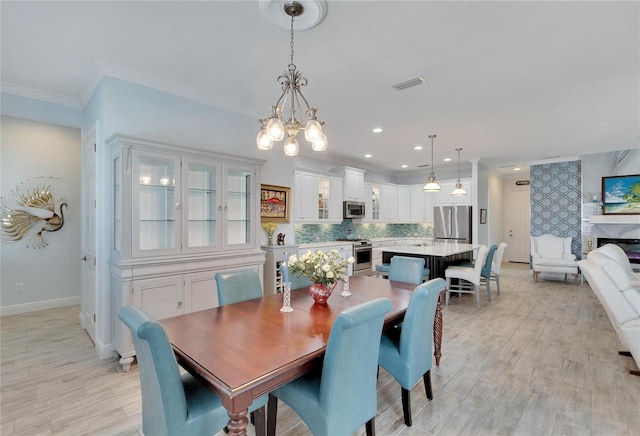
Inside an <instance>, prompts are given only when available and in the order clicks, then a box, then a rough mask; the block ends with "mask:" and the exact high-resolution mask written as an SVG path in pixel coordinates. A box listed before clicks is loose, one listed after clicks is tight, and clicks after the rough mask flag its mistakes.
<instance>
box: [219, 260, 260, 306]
mask: <svg viewBox="0 0 640 436" xmlns="http://www.w3.org/2000/svg"><path fill="white" fill-rule="evenodd" d="M216 286H217V288H218V305H219V306H226V305H227V304H233V303H238V302H240V301H246V300H253V299H254V298H260V297H262V285H261V284H260V277H258V273H257V272H256V270H254V269H243V270H238V271H226V272H221V273H216Z"/></svg>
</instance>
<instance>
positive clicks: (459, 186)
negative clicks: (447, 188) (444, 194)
mask: <svg viewBox="0 0 640 436" xmlns="http://www.w3.org/2000/svg"><path fill="white" fill-rule="evenodd" d="M451 195H453V196H454V197H462V196H464V195H467V191H465V190H464V188H462V182H461V181H460V179H458V181H457V182H456V187H455V188H454V190H453V191H452V192H451Z"/></svg>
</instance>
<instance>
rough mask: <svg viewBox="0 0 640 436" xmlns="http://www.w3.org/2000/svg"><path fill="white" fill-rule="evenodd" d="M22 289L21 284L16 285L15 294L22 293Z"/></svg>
mask: <svg viewBox="0 0 640 436" xmlns="http://www.w3.org/2000/svg"><path fill="white" fill-rule="evenodd" d="M23 289H24V284H23V283H16V292H22V291H23Z"/></svg>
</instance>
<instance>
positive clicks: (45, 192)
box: [1, 177, 68, 248]
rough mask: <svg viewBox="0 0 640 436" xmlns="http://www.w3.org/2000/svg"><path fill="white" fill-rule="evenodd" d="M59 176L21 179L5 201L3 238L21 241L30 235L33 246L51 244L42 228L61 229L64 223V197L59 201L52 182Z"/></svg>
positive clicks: (4, 198)
mask: <svg viewBox="0 0 640 436" xmlns="http://www.w3.org/2000/svg"><path fill="white" fill-rule="evenodd" d="M55 180H58V178H57V177H34V178H33V179H29V180H27V181H26V182H22V183H20V184H19V185H18V186H16V188H15V189H13V190H11V192H10V193H9V195H7V196H6V197H3V198H2V199H1V203H2V240H3V241H5V242H17V241H20V240H21V239H26V241H27V247H29V248H44V247H46V246H47V245H48V244H47V242H46V241H45V240H44V238H43V237H42V232H57V231H58V230H60V229H61V228H62V226H63V225H64V213H63V211H62V208H63V207H65V208H67V207H68V206H67V203H66V202H65V200H64V199H59V200H58V202H56V201H55V200H54V198H53V194H52V193H51V184H52V183H53V182H54V181H55Z"/></svg>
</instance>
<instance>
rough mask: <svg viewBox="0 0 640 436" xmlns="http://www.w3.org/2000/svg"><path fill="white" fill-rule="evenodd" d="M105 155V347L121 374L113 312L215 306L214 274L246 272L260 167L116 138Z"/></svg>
mask: <svg viewBox="0 0 640 436" xmlns="http://www.w3.org/2000/svg"><path fill="white" fill-rule="evenodd" d="M107 144H108V145H109V146H110V147H111V150H112V177H113V180H112V182H113V192H112V197H113V203H112V206H113V207H112V214H113V250H112V258H111V290H112V295H113V301H114V313H113V316H114V321H113V342H114V347H115V349H116V351H117V352H118V353H119V354H120V356H121V357H122V359H121V363H122V364H123V367H124V368H125V370H126V369H128V365H129V364H130V363H131V361H132V360H133V357H132V356H133V355H134V354H135V351H134V350H133V346H132V343H131V338H130V336H129V333H128V331H127V329H126V328H124V326H123V325H122V323H120V322H119V321H118V319H117V311H118V310H119V309H120V308H121V307H122V306H124V305H127V304H133V305H136V306H138V307H140V308H142V309H143V310H145V311H147V312H148V313H150V314H151V315H152V316H154V317H156V318H158V319H162V318H166V317H169V316H174V315H179V314H183V313H188V312H192V311H196V310H203V309H208V308H211V307H215V306H217V305H218V301H217V291H216V285H215V274H216V273H217V272H220V271H227V270H233V269H244V268H254V269H255V270H256V271H257V272H258V274H259V276H260V277H262V271H263V264H264V259H265V257H264V252H262V251H261V250H260V247H259V246H258V244H257V241H256V239H257V237H256V235H257V231H258V229H257V226H259V221H260V219H259V201H258V196H257V195H256V194H257V193H258V192H259V183H258V180H259V179H258V177H259V169H260V165H261V164H262V161H257V160H249V159H241V158H236V157H232V156H228V155H219V154H213V153H206V152H203V151H198V150H193V149H188V148H184V147H177V146H172V145H167V144H158V143H153V142H149V141H144V140H140V139H136V138H131V137H126V136H122V135H114V136H112V137H111V138H109V139H108V140H107Z"/></svg>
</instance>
